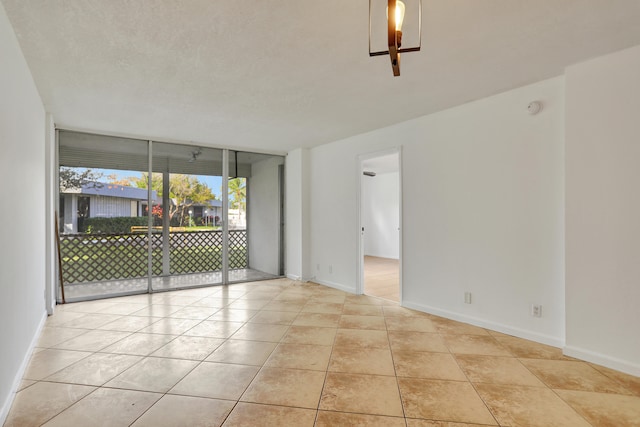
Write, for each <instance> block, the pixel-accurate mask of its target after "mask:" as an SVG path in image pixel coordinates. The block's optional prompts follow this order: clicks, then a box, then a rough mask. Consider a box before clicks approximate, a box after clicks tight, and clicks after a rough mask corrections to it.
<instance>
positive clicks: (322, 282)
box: [310, 277, 356, 294]
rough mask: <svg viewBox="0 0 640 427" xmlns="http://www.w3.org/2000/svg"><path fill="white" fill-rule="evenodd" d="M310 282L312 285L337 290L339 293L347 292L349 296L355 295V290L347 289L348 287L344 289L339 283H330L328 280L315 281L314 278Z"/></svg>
mask: <svg viewBox="0 0 640 427" xmlns="http://www.w3.org/2000/svg"><path fill="white" fill-rule="evenodd" d="M310 281H311V282H314V283H317V284H319V285H324V286H328V287H330V288H334V289H338V290H340V291H344V292H348V293H350V294H355V293H356V290H355V288H348V287H346V286H344V285H341V284H339V283H334V282H330V281H328V280H318V279H316V278H315V277H314V278H312V279H311V280H310Z"/></svg>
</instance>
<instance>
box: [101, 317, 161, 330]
mask: <svg viewBox="0 0 640 427" xmlns="http://www.w3.org/2000/svg"><path fill="white" fill-rule="evenodd" d="M158 320H160V318H158V317H147V316H123V317H121V318H120V319H117V320H114V321H113V322H109V323H107V324H104V325H102V326H100V327H99V328H97V329H102V330H106V331H122V332H138V331H140V329H142V328H146V327H147V326H149V325H151V324H153V323H155V322H157V321H158Z"/></svg>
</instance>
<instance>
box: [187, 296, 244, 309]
mask: <svg viewBox="0 0 640 427" xmlns="http://www.w3.org/2000/svg"><path fill="white" fill-rule="evenodd" d="M233 301H234V299H227V298H218V297H216V296H212V297H205V298H202V299H199V300H198V301H196V302H194V303H192V304H190V306H191V307H209V308H217V309H221V308H224V307H226V306H227V305H229V304H230V303H231V302H233Z"/></svg>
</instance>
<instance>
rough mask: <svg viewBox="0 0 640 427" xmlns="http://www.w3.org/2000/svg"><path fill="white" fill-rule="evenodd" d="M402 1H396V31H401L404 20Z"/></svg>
mask: <svg viewBox="0 0 640 427" xmlns="http://www.w3.org/2000/svg"><path fill="white" fill-rule="evenodd" d="M404 9H405V7H404V3H402V2H401V1H400V0H398V1H396V31H402V21H404Z"/></svg>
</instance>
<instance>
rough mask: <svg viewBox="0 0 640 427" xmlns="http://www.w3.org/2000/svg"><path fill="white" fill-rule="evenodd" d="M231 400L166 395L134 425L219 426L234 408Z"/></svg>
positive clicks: (137, 426)
mask: <svg viewBox="0 0 640 427" xmlns="http://www.w3.org/2000/svg"><path fill="white" fill-rule="evenodd" d="M234 405H235V402H233V401H231V400H215V399H205V398H202V397H191V396H174V395H170V394H167V395H164V396H163V397H162V399H160V400H159V401H157V402H156V403H155V405H153V406H152V407H151V408H150V409H149V410H148V411H147V412H145V413H144V414H143V415H142V416H141V417H140V418H138V420H137V421H136V422H135V423H133V424H132V427H177V426H185V427H218V426H220V425H222V423H223V422H224V420H225V418H226V417H227V415H229V413H230V412H231V410H232V409H233V407H234Z"/></svg>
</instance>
